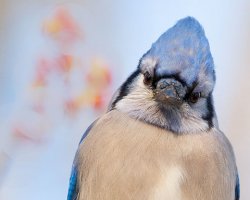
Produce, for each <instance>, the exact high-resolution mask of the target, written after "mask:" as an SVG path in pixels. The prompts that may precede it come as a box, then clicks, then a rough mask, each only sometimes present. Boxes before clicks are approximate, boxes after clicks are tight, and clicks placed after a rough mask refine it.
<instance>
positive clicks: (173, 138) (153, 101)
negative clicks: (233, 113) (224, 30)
mask: <svg viewBox="0 0 250 200" xmlns="http://www.w3.org/2000/svg"><path fill="white" fill-rule="evenodd" d="M214 84H215V71H214V63H213V58H212V55H211V52H210V48H209V43H208V40H207V38H206V36H205V33H204V30H203V28H202V27H201V25H200V24H199V22H198V21H197V20H195V19H194V18H192V17H187V18H184V19H181V20H180V21H178V22H177V24H176V25H175V26H173V27H172V28H170V29H169V30H167V31H166V32H165V33H164V34H163V35H161V36H160V38H159V39H158V40H157V41H156V42H155V43H153V45H152V47H151V49H150V50H149V51H148V52H147V53H145V54H144V55H143V56H142V58H141V59H140V62H139V65H138V68H137V69H136V70H135V72H134V73H132V75H130V76H129V78H128V79H127V80H126V81H125V82H124V83H123V84H122V86H121V87H120V88H119V89H118V90H117V92H116V93H115V94H114V96H113V98H112V100H111V103H110V105H109V109H108V111H107V112H106V113H105V114H104V115H103V116H102V117H100V118H99V119H97V120H96V121H95V122H94V123H93V124H92V125H91V126H90V127H89V128H88V129H87V131H86V132H85V134H84V135H83V138H82V139H81V142H80V144H79V148H78V150H77V153H76V156H75V160H74V163H73V168H72V174H71V178H70V186H69V192H68V200H239V178H238V173H237V167H236V163H235V157H234V152H233V149H232V146H231V144H230V142H229V141H228V139H227V138H226V136H225V135H224V134H223V133H222V132H221V131H220V130H219V127H218V122H217V118H216V113H215V110H214V106H213V95H212V92H213V88H214Z"/></svg>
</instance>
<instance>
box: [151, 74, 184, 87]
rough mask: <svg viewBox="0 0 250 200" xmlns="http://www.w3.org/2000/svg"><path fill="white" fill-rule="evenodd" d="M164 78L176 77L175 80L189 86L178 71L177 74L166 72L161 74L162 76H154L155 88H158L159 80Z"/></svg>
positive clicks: (153, 84)
mask: <svg viewBox="0 0 250 200" xmlns="http://www.w3.org/2000/svg"><path fill="white" fill-rule="evenodd" d="M163 78H172V79H175V80H177V81H179V82H180V83H181V84H182V85H183V86H187V84H186V82H185V80H183V79H182V78H181V77H180V74H179V73H176V74H171V75H168V74H165V75H161V76H154V77H153V83H152V86H153V88H156V85H157V82H158V81H159V80H160V79H163Z"/></svg>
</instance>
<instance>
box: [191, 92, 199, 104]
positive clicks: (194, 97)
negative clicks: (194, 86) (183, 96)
mask: <svg viewBox="0 0 250 200" xmlns="http://www.w3.org/2000/svg"><path fill="white" fill-rule="evenodd" d="M200 97H201V93H200V92H195V93H192V94H191V95H190V97H189V101H190V102H191V103H196V102H197V101H198V100H199V98H200Z"/></svg>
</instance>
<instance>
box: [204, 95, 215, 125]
mask: <svg viewBox="0 0 250 200" xmlns="http://www.w3.org/2000/svg"><path fill="white" fill-rule="evenodd" d="M213 117H214V106H213V98H212V94H211V93H210V94H209V96H208V97H207V114H206V115H205V116H202V119H204V120H206V121H207V122H208V126H209V128H212V127H213V126H214V124H213Z"/></svg>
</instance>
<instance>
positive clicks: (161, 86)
mask: <svg viewBox="0 0 250 200" xmlns="http://www.w3.org/2000/svg"><path fill="white" fill-rule="evenodd" d="M168 85H169V84H168V83H167V81H162V82H161V83H160V85H159V88H160V89H161V90H162V89H165V88H166V87H167V86H168Z"/></svg>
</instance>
